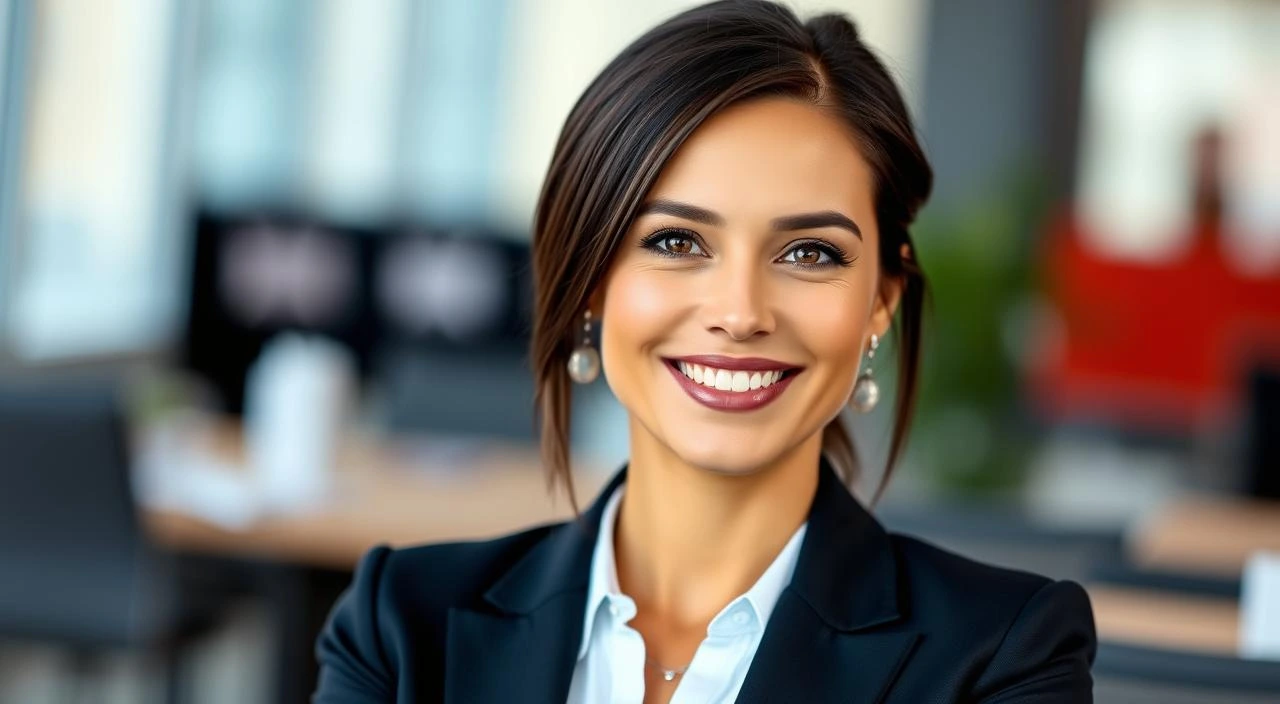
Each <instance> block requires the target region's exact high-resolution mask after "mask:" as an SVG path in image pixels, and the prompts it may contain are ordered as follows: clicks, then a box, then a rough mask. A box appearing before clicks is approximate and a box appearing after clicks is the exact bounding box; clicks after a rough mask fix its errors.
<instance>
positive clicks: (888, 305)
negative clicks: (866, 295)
mask: <svg viewBox="0 0 1280 704" xmlns="http://www.w3.org/2000/svg"><path fill="white" fill-rule="evenodd" d="M899 253H900V254H901V256H902V258H903V259H909V258H910V257H911V246H910V245H907V244H903V245H902V247H901V249H900V250H899ZM904 286H906V281H905V279H904V278H903V277H899V276H887V277H885V278H883V279H881V280H880V290H879V291H877V292H876V294H877V295H876V302H875V307H873V308H872V309H871V321H870V325H869V326H868V331H867V335H868V338H869V337H870V335H871V333H875V334H876V335H878V336H880V338H881V339H884V336H885V334H886V333H888V332H889V327H890V326H891V325H893V314H894V313H895V312H896V311H897V310H898V302H899V301H901V300H902V290H903V287H904Z"/></svg>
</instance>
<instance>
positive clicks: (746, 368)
mask: <svg viewBox="0 0 1280 704" xmlns="http://www.w3.org/2000/svg"><path fill="white" fill-rule="evenodd" d="M668 359H670V360H672V361H674V362H687V363H689V364H700V365H702V366H704V367H715V368H716V369H724V370H726V371H742V372H768V371H776V370H778V369H798V368H799V367H797V366H796V365H794V364H787V363H786V362H779V361H778V360H776V359H768V358H766V357H726V356H725V355H721V354H694V355H689V356H687V357H668Z"/></svg>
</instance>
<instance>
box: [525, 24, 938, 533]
mask: <svg viewBox="0 0 1280 704" xmlns="http://www.w3.org/2000/svg"><path fill="white" fill-rule="evenodd" d="M765 96H786V97H791V98H795V99H799V100H805V101H809V102H811V103H813V104H815V105H819V106H821V107H823V108H825V109H828V110H830V111H832V113H833V114H835V115H837V116H838V117H840V118H842V119H843V120H844V122H845V123H846V124H847V125H848V126H849V127H850V129H851V130H852V132H853V133H854V134H855V135H856V136H857V138H858V142H859V145H860V147H861V150H862V155H863V157H864V158H865V159H866V160H867V162H868V163H869V164H870V166H871V169H872V172H873V173H874V175H875V189H876V193H875V205H876V219H877V221H878V224H879V230H880V240H881V241H880V266H881V272H882V273H883V274H884V275H885V277H886V278H890V277H896V278H897V279H899V280H900V281H902V283H903V284H904V286H903V292H902V297H901V299H900V301H899V310H900V314H899V316H898V320H897V321H896V322H897V326H896V335H897V344H896V348H897V351H898V403H897V404H896V409H895V413H896V415H895V419H894V429H893V439H892V442H891V443H890V446H889V456H888V461H887V463H886V467H885V472H884V476H883V478H882V479H881V481H880V486H879V488H878V489H877V491H876V494H875V499H878V498H879V496H880V494H881V492H882V491H883V490H884V487H885V485H886V483H887V482H888V479H889V476H890V473H891V472H892V469H893V465H894V463H895V462H896V461H897V459H898V457H899V455H900V454H901V452H902V449H903V446H904V445H905V443H906V437H907V431H908V428H909V426H910V423H911V416H912V413H913V411H914V409H915V398H916V386H917V377H918V374H919V358H920V334H921V319H922V308H923V303H924V297H925V278H924V274H923V272H922V271H921V269H920V267H919V264H918V263H917V261H916V258H915V254H914V252H915V248H914V247H912V248H911V250H910V252H911V254H910V256H908V257H903V256H902V255H901V254H900V249H901V245H903V244H908V245H910V244H911V237H910V235H909V233H908V231H907V229H908V226H909V225H910V224H911V222H912V220H914V219H915V215H916V212H917V211H918V210H919V208H920V206H921V205H922V204H923V203H924V201H925V199H926V198H927V197H928V195H929V190H930V188H931V187H932V184H933V171H932V169H931V168H930V166H929V162H928V161H927V159H926V158H925V155H924V152H923V150H922V149H921V148H920V144H919V142H918V141H917V140H916V136H915V131H914V129H913V128H912V124H911V118H910V116H909V115H908V113H907V108H906V105H905V103H904V102H903V100H902V96H901V95H900V94H899V92H898V89H897V87H896V86H895V85H894V83H893V79H892V78H891V77H890V76H889V73H888V71H886V70H885V67H884V64H882V63H881V62H880V60H879V59H878V58H876V56H875V55H874V54H873V53H872V52H871V51H870V49H868V48H867V46H866V45H865V44H863V42H862V40H861V39H860V38H859V37H858V32H857V29H856V28H855V27H854V25H853V23H852V22H850V21H849V19H848V18H846V17H844V16H843V15H839V14H825V15H821V16H818V17H814V18H813V19H810V20H809V21H807V22H804V23H802V22H801V21H800V20H799V19H798V18H797V17H796V16H795V14H794V13H793V12H792V11H791V10H790V9H788V8H786V7H784V6H782V5H779V4H776V3H773V2H767V1H765V0H722V1H721V2H713V3H709V4H707V5H702V6H700V7H696V8H693V9H691V10H688V11H686V12H683V13H681V14H679V15H676V16H675V17H672V18H671V19H669V20H667V21H666V22H663V23H662V24H660V25H658V26H657V27H654V28H653V29H651V30H649V31H648V32H647V33H645V34H644V35H643V36H641V37H640V38H639V39H637V40H636V41H635V42H633V43H632V44H631V45H630V46H628V47H627V48H626V49H624V50H623V51H622V53H621V54H619V55H618V57H617V58H615V59H614V60H613V61H612V62H610V63H609V65H608V66H606V67H605V69H604V70H603V71H602V72H601V73H600V75H599V76H598V77H596V79H595V80H594V81H592V83H591V85H589V86H588V87H587V89H586V91H585V92H584V93H583V94H582V97H581V98H579V99H578V102H577V104H576V105H574V107H573V110H572V111H571V112H570V113H569V117H568V119H567V120H566V121H565V125H564V129H563V130H562V131H561V133H560V139H559V140H558V142H557V143H556V148H555V153H554V154H553V156H552V158H551V165H550V167H549V169H548V171H547V178H546V181H545V182H544V183H543V186H542V193H541V195H540V196H539V199H538V206H537V212H536V215H535V218H534V231H533V266H534V287H535V302H534V306H535V308H534V327H533V343H532V349H531V364H532V367H533V372H534V375H535V380H536V398H535V401H534V403H535V408H536V411H537V415H538V419H539V421H540V423H541V436H542V456H543V463H544V466H545V468H546V471H547V474H548V482H549V485H550V487H551V488H552V489H554V488H555V487H556V485H560V486H562V487H563V488H564V489H565V490H566V491H567V492H568V494H569V497H570V501H571V502H572V503H573V505H574V507H575V509H576V508H577V502H576V498H575V497H574V493H573V483H572V475H571V473H570V467H569V426H570V418H571V414H570V401H571V398H572V389H571V388H570V380H569V376H568V371H567V369H566V364H567V360H568V358H569V354H570V352H571V351H572V348H573V346H574V345H575V344H577V342H578V341H579V340H580V334H581V321H582V313H583V311H584V310H586V308H587V306H588V303H589V299H590V297H591V295H592V293H593V292H594V291H595V289H596V287H597V286H598V284H599V282H600V281H601V280H602V278H603V276H604V274H605V273H606V272H607V271H608V268H609V266H610V264H611V262H612V260H613V256H614V253H615V252H616V251H617V249H618V245H619V243H620V242H621V241H622V239H623V238H624V236H625V235H626V233H627V231H628V230H629V227H630V224H631V222H632V220H633V219H634V218H635V216H636V211H637V209H638V208H639V206H640V205H641V204H642V201H643V199H644V197H645V195H646V194H647V193H648V191H649V189H650V187H651V186H652V185H653V183H654V181H655V180H656V179H657V177H658V175H659V173H660V172H661V171H662V168H663V167H664V165H665V164H666V163H667V160H668V159H670V158H671V157H672V155H673V154H674V153H675V152H676V150H677V149H679V147H680V145H681V144H682V143H683V142H684V140H685V139H686V138H688V137H689V135H690V134H691V133H692V132H693V131H694V130H695V129H697V127H698V126H699V125H700V124H702V123H703V121H705V120H706V119H707V118H708V117H709V116H711V115H712V114H714V113H716V112H717V111H719V110H722V109H724V108H725V107H726V106H729V105H731V104H734V103H737V102H739V101H743V100H747V99H750V98H757V97H765ZM604 323H605V324H608V321H604ZM823 453H824V454H825V455H826V456H827V458H828V459H829V460H830V461H831V462H832V463H833V465H834V466H835V467H836V468H837V469H838V470H839V471H840V472H841V474H842V475H843V477H844V480H845V481H846V482H849V483H852V482H853V481H855V480H856V479H857V477H858V474H859V472H860V469H861V468H860V465H859V461H858V455H857V451H856V448H855V447H854V444H853V439H852V437H851V436H850V435H849V432H848V430H847V429H846V428H845V426H844V424H843V422H842V421H841V419H840V417H838V416H837V417H836V418H835V419H833V420H832V421H831V422H830V423H828V424H827V426H826V428H824V430H823Z"/></svg>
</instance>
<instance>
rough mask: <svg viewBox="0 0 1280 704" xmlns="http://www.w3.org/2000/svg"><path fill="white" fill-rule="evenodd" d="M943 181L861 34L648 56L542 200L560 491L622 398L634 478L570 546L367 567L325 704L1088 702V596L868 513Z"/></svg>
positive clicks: (588, 127)
mask: <svg viewBox="0 0 1280 704" xmlns="http://www.w3.org/2000/svg"><path fill="white" fill-rule="evenodd" d="M931 181H932V173H931V170H930V167H929V165H928V162H927V161H926V160H925V157H924V154H923V152H922V151H921V148H920V145H919V144H918V142H917V140H916V137H915V135H914V131H913V128H912V126H911V123H910V120H909V118H908V115H907V111H906V108H905V106H904V104H903V101H902V98H901V96H900V95H899V93H898V91H897V89H896V87H895V86H894V84H893V82H892V80H891V79H890V77H889V76H888V74H887V72H886V71H885V69H884V67H883V65H882V64H881V63H880V62H879V61H878V60H877V59H876V58H875V57H874V56H873V55H872V54H871V53H870V51H869V50H868V49H867V48H866V46H865V45H864V44H863V43H862V42H861V41H860V40H859V38H858V36H857V33H856V31H855V29H854V27H853V25H851V24H850V23H849V22H848V20H846V19H845V18H843V17H841V16H839V15H824V16H822V17H817V18H815V19H812V20H810V21H808V22H807V23H803V24H802V23H801V22H800V21H799V20H797V18H796V17H795V16H794V15H793V14H792V13H791V12H790V11H789V10H787V9H785V8H784V7H782V6H779V5H775V4H773V3H770V2H762V1H730V2H717V3H712V4H710V5H705V6H702V7H698V8H695V9H692V10H689V11H687V12H685V13H683V14H681V15H679V16H677V17H674V18H673V19H671V20H669V21H667V22H665V23H664V24H662V25H660V26H658V27H656V28H654V29H653V30H651V31H650V32H649V33H647V34H645V35H644V36H643V37H641V38H640V39H638V40H637V41H636V42H635V43H634V44H632V45H631V46H629V47H628V48H627V49H626V50H624V51H623V52H622V54H621V55H620V56H618V57H617V58H616V59H615V60H614V61H613V62H612V63H611V64H609V66H608V67H606V68H605V69H604V71H603V73H601V74H600V76H599V77H598V78H597V79H596V80H595V81H594V82H593V83H592V84H591V85H590V86H589V87H588V88H587V90H586V93H585V94H584V95H583V96H582V98H581V99H580V100H579V102H578V104H577V105H576V106H575V107H574V109H573V111H572V113H571V114H570V115H569V118H568V121H567V123H566V125H565V127H564V130H563V132H562V134H561V136H560V140H559V143H558V144H557V146H556V150H555V154H554V157H553V159H552V163H551V166H550V169H549V171H548V174H547V179H546V182H545V184H544V187H543V191H542V195H541V199H540V202H539V204H538V209H537V217H536V223H535V231H534V265H535V269H536V288H537V301H536V325H535V330H534V341H533V360H532V361H533V366H534V371H535V374H536V375H537V382H538V384H537V388H538V404H539V406H538V407H539V410H540V415H541V420H542V429H543V430H542V443H543V453H544V461H545V464H546V467H547V469H548V470H549V472H550V476H551V477H552V479H553V480H554V481H555V482H556V483H559V484H561V485H563V486H565V487H568V486H569V482H570V472H569V461H568V445H569V427H568V425H569V418H570V412H569V404H570V396H571V383H570V381H571V379H572V380H573V381H576V382H581V383H589V382H590V381H591V380H592V379H594V378H595V376H596V373H597V371H598V370H599V369H600V368H601V367H603V371H604V377H605V380H606V381H607V383H608V384H609V387H610V389H611V390H612V391H613V393H614V394H615V395H616V396H617V398H618V399H619V401H620V402H621V403H622V405H623V406H624V407H625V409H626V411H627V413H628V417H629V428H630V440H631V455H630V461H629V463H628V465H627V467H626V468H624V469H623V470H622V471H621V472H619V473H618V475H617V476H616V477H615V478H614V479H613V481H612V482H611V483H610V485H609V486H608V487H607V488H606V490H605V491H604V492H603V493H602V495H601V496H600V498H598V499H597V500H596V501H595V503H594V504H593V505H592V506H591V507H590V508H589V509H588V510H587V511H586V512H585V513H584V514H582V515H581V516H580V517H579V519H578V520H576V521H571V522H568V523H563V524H558V525H554V526H544V527H539V528H534V529H532V530H529V531H526V532H522V533H520V534H517V535H512V536H508V537H504V538H501V539H498V540H493V541H487V542H476V543H464V544H449V545H436V546H427V547H419V548H412V549H402V550H396V551H391V550H389V549H387V548H377V549H375V550H373V551H372V552H370V554H369V555H367V556H366V557H365V558H364V559H363V561H362V562H361V564H360V566H359V568H358V570H357V573H356V577H355V582H354V585H353V586H352V588H351V589H350V590H349V591H348V592H347V593H346V594H345V595H344V596H343V597H342V599H341V600H340V601H339V603H338V605H337V606H336V607H335V609H334V612H333V614H332V616H331V618H330V622H329V624H328V625H327V626H326V628H325V631H324V633H323V634H322V635H321V637H320V642H319V645H318V655H319V658H320V661H321V666H322V672H321V676H320V685H319V692H318V695H317V698H316V701H317V702H321V703H328V702H390V701H395V702H405V703H407V702H439V701H444V702H453V703H461V702H467V703H480V702H494V703H497V702H504V703H506V702H571V703H574V704H578V703H586V702H637V703H639V702H645V703H646V704H648V703H650V702H668V701H669V702H681V703H688V702H699V703H701V702H732V701H738V702H765V701H769V702H805V703H809V704H816V703H820V702H841V703H845V704H848V703H851V702H868V703H870V702H885V703H889V702H901V703H907V702H911V703H918V702H1001V703H1003V704H1011V703H1013V702H1037V703H1043V702H1061V703H1064V704H1065V703H1067V702H1088V701H1091V700H1092V695H1091V686H1092V684H1091V679H1090V673H1089V668H1090V665H1091V663H1092V660H1093V655H1094V648H1095V636H1094V629H1093V619H1092V614H1091V611H1090V606H1089V602H1088V598H1087V597H1086V595H1085V593H1084V591H1083V590H1082V589H1081V588H1080V587H1079V586H1078V585H1076V584H1073V583H1070V582H1054V581H1051V580H1049V579H1045V578H1043V577H1038V576H1035V575H1031V574H1026V573H1022V572H1013V571H1008V570H1002V569H997V568H994V567H989V566H985V565H981V564H978V563H974V562H971V561H968V560H965V559H963V558H960V557H958V556H955V555H951V554H949V553H946V552H944V551H942V550H939V549H937V548H934V547H931V546H929V545H927V544H925V543H922V542H920V541H918V540H914V539H910V538H905V537H901V536H897V535H890V534H887V533H886V532H885V531H884V530H883V529H882V528H881V526H880V525H879V524H878V523H877V522H876V520H875V519H874V518H873V517H872V516H871V515H870V514H869V513H868V512H867V511H866V510H865V509H864V508H863V507H862V506H861V505H860V504H859V503H858V501H857V500H855V499H854V497H853V496H852V495H851V494H850V492H849V490H848V489H847V488H846V486H845V483H844V482H847V481H852V480H853V478H854V475H855V474H856V472H857V470H858V462H857V459H856V454H855V452H854V447H853V443H852V442H851V439H850V436H849V435H848V433H847V431H846V430H845V429H844V427H843V426H842V424H841V420H840V414H841V411H842V410H843V409H844V408H845V406H846V405H849V404H850V403H852V404H853V405H855V407H857V408H859V409H860V410H870V408H871V407H873V406H874V405H875V404H876V401H877V396H878V391H877V388H876V386H875V380H874V377H873V376H872V370H871V366H872V362H873V355H874V352H875V349H876V347H877V345H878V344H879V342H880V340H882V339H884V338H885V337H886V336H887V335H888V334H889V332H890V330H889V328H890V325H891V323H892V321H893V318H894V315H895V312H896V311H897V310H898V309H899V308H901V312H900V314H899V318H900V325H899V327H898V329H897V330H896V332H895V333H894V334H896V335H898V337H899V339H898V344H897V349H898V354H899V370H900V372H899V384H898V388H899V389H900V390H901V394H902V399H901V400H900V401H899V403H898V404H897V410H896V426H895V429H894V434H893V440H892V443H891V448H890V455H889V465H890V467H892V465H893V462H894V460H895V459H896V458H897V456H898V454H899V453H900V451H901V449H902V447H903V444H904V443H905V438H906V432H907V425H908V422H909V420H910V416H911V410H912V402H913V397H914V394H915V389H916V369H917V357H918V354H919V340H920V322H921V307H922V304H923V298H924V291H925V288H924V284H925V281H924V276H923V274H922V272H921V270H920V268H919V266H918V264H917V262H916V259H915V256H914V252H913V248H912V246H911V240H910V236H909V235H908V232H907V228H908V226H909V224H910V223H911V221H912V219H913V217H914V215H915V213H916V211H917V209H918V208H919V207H920V206H921V204H922V203H923V201H924V200H925V198H926V197H927V195H928V192H929V189H930V185H931ZM597 330H598V332H599V343H598V344H599V352H597V351H596V343H595V341H594V339H593V331H597ZM864 354H865V355H866V358H867V362H866V365H865V368H862V367H863V364H862V362H861V358H862V356H863V355H864ZM860 368H861V373H859V372H860ZM842 480H843V481H842ZM881 488H883V482H882V484H881ZM570 492H571V489H570ZM877 495H878V492H877Z"/></svg>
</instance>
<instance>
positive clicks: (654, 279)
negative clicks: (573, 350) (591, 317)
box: [601, 269, 684, 359]
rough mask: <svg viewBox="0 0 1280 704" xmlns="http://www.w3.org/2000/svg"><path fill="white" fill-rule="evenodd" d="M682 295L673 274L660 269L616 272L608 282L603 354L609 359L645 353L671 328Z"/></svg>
mask: <svg viewBox="0 0 1280 704" xmlns="http://www.w3.org/2000/svg"><path fill="white" fill-rule="evenodd" d="M683 298H684V297H683V296H682V295H681V294H680V292H679V287H678V286H676V285H675V282H674V280H673V278H672V277H667V276H663V275H662V273H661V272H654V271H643V270H634V269H622V270H619V271H617V272H615V273H614V274H613V275H612V276H610V277H609V280H608V282H607V283H606V285H605V292H604V311H603V316H604V323H603V325H604V328H603V334H602V336H601V347H602V349H601V352H602V354H603V355H604V356H605V358H606V359H607V358H609V357H613V356H628V355H631V354H633V353H637V352H638V353H642V354H643V353H646V351H647V349H648V348H650V347H652V346H653V345H655V344H657V343H658V342H660V341H661V340H662V338H663V337H664V335H665V334H666V333H668V332H669V331H670V330H671V328H672V325H673V324H674V321H675V320H676V319H677V318H678V317H679V315H680V308H681V304H680V301H681V300H683ZM615 343H616V344H615Z"/></svg>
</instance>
